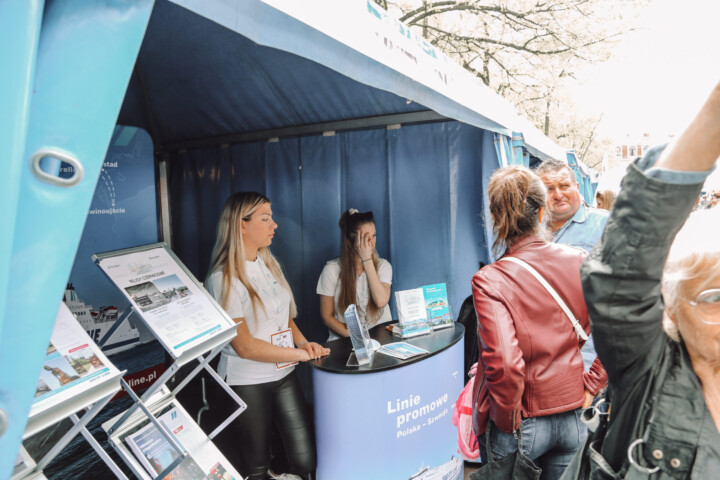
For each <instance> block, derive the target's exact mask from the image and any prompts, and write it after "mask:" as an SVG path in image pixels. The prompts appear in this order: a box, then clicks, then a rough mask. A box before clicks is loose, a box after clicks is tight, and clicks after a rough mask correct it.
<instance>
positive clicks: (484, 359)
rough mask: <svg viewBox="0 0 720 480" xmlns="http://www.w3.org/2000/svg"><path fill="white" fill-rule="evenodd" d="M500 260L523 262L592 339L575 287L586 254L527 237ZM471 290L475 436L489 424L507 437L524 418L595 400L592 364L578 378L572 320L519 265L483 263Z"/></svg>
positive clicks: (597, 368)
mask: <svg viewBox="0 0 720 480" xmlns="http://www.w3.org/2000/svg"><path fill="white" fill-rule="evenodd" d="M505 255H510V256H513V257H517V258H519V259H522V260H524V261H525V262H526V263H528V264H530V265H531V266H532V267H534V268H535V270H537V271H538V272H539V273H540V274H541V275H542V276H543V277H545V280H546V281H547V282H548V283H549V284H550V285H551V286H552V287H553V288H554V289H555V291H556V292H557V293H558V294H559V295H560V297H562V299H563V300H564V301H565V303H566V304H567V306H568V307H569V308H570V310H571V311H572V312H573V314H574V315H575V317H576V318H577V319H578V320H579V321H580V323H581V325H582V326H583V329H584V330H585V332H587V333H590V322H589V320H588V312H587V308H586V306H585V299H584V297H583V292H582V286H581V284H580V265H581V264H582V262H583V260H584V259H585V256H586V253H585V252H584V251H583V250H581V249H577V248H572V247H568V246H566V245H560V244H556V243H549V242H547V241H545V240H543V239H542V238H541V237H539V236H529V237H526V238H523V239H521V240H519V241H518V242H516V243H515V245H513V247H512V248H511V249H509V251H508V252H506V253H505ZM472 292H473V300H474V302H475V312H476V313H477V318H478V343H479V350H480V352H481V354H480V360H481V361H479V362H478V373H477V375H479V376H478V377H477V381H476V382H475V391H474V398H476V399H477V408H476V410H475V414H476V418H475V425H476V433H477V434H478V435H480V434H482V433H483V432H484V431H485V426H486V425H487V421H488V418H491V419H492V420H493V422H495V424H496V425H497V426H498V428H500V430H502V431H504V432H512V431H514V430H516V429H517V428H519V426H520V421H521V420H522V418H527V417H539V416H544V415H552V414H555V413H561V412H567V411H569V410H573V409H575V408H578V407H580V406H582V404H583V400H584V398H585V389H587V390H589V391H590V392H591V393H592V394H593V395H595V394H597V392H598V391H599V390H600V389H602V388H603V387H604V386H605V385H606V384H607V374H606V373H605V369H604V368H603V367H602V365H601V364H600V360H598V359H597V358H596V359H595V362H594V363H593V365H592V367H591V369H590V370H589V371H588V372H587V373H584V372H583V361H582V357H581V356H580V351H579V348H578V338H577V336H576V334H575V331H574V330H573V328H572V325H571V324H570V320H569V319H568V317H567V315H565V313H564V312H563V311H562V310H561V309H560V307H559V306H558V304H557V302H556V301H555V299H553V297H552V296H551V295H550V293H548V291H547V290H546V289H545V288H544V287H543V286H542V285H541V284H540V283H539V282H538V281H537V279H536V278H534V277H533V276H532V275H531V274H530V273H529V272H528V271H526V270H525V269H524V268H523V267H521V266H520V265H517V264H515V263H511V262H495V263H493V264H491V265H488V266H486V267H484V268H483V269H481V270H480V271H479V272H477V273H476V274H475V276H473V280H472ZM483 370H484V371H483Z"/></svg>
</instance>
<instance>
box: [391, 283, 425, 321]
mask: <svg viewBox="0 0 720 480" xmlns="http://www.w3.org/2000/svg"><path fill="white" fill-rule="evenodd" d="M395 306H396V307H397V312H398V320H399V321H400V323H402V324H411V323H415V322H421V321H426V320H427V311H426V310H425V297H424V296H423V289H422V288H413V289H411V290H400V291H397V292H395Z"/></svg>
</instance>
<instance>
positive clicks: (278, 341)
mask: <svg viewBox="0 0 720 480" xmlns="http://www.w3.org/2000/svg"><path fill="white" fill-rule="evenodd" d="M270 341H271V343H272V344H273V345H275V346H276V347H286V348H295V345H294V344H293V338H292V329H291V328H288V329H287V330H283V331H282V332H277V333H273V334H272V335H270ZM297 363H298V362H286V363H277V362H276V363H275V368H277V369H278V370H280V369H281V368H286V367H292V366H293V365H297Z"/></svg>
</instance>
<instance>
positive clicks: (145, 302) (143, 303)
mask: <svg viewBox="0 0 720 480" xmlns="http://www.w3.org/2000/svg"><path fill="white" fill-rule="evenodd" d="M125 290H126V291H127V293H128V295H130V297H132V299H133V301H134V302H135V303H136V304H137V305H138V306H139V307H140V309H141V310H142V311H143V312H149V311H150V310H154V309H156V308H159V307H162V306H164V305H167V304H168V303H170V302H174V301H176V300H180V299H182V298H185V297H187V296H189V295H191V294H192V292H191V291H190V289H188V287H187V286H185V285H183V283H182V282H181V281H180V279H179V278H178V276H177V275H175V274H173V275H168V276H167V277H162V278H158V279H154V280H152V281H150V282H145V283H141V284H139V285H133V286H131V287H126V288H125Z"/></svg>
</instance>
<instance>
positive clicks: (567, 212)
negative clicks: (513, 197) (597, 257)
mask: <svg viewBox="0 0 720 480" xmlns="http://www.w3.org/2000/svg"><path fill="white" fill-rule="evenodd" d="M535 173H537V174H538V176H539V177H540V179H541V180H542V181H543V183H544V184H545V186H546V187H547V210H548V214H549V219H548V226H549V227H550V230H552V233H553V242H555V243H564V244H566V245H572V246H574V247H580V248H582V249H584V250H585V251H587V252H588V253H589V252H590V251H591V250H592V248H593V247H594V246H595V243H596V242H597V241H598V240H600V236H601V235H602V232H603V229H604V228H605V223H607V219H608V212H607V211H605V210H600V209H597V208H592V207H589V206H587V205H585V203H584V202H583V199H582V197H581V196H580V184H579V183H578V182H577V180H576V178H575V173H574V172H573V171H572V169H570V167H569V166H568V164H567V163H563V162H560V161H557V160H547V161H545V162H543V163H541V164H540V166H539V167H538V168H537V169H536V170H535Z"/></svg>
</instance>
